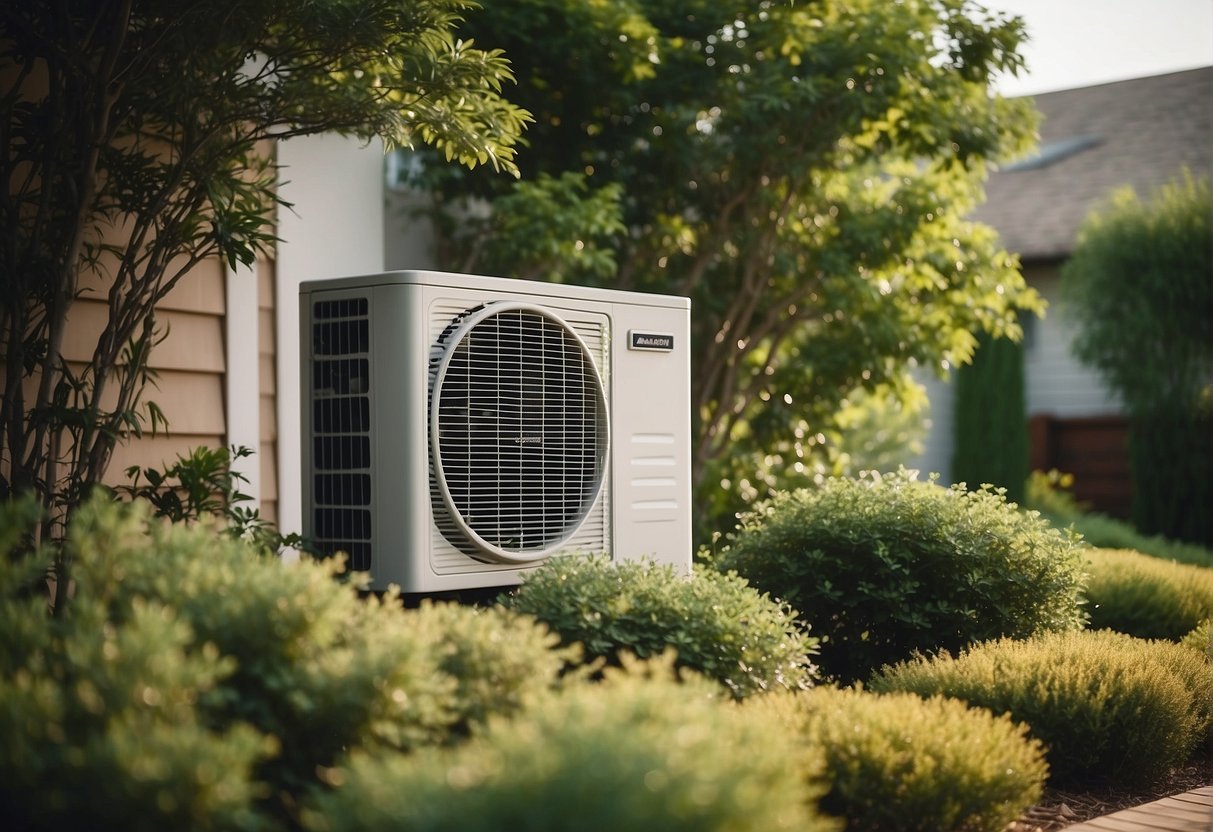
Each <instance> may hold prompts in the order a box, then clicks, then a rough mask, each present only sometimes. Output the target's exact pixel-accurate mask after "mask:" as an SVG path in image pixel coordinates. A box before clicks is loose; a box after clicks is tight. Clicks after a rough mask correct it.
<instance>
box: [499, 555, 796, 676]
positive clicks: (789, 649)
mask: <svg viewBox="0 0 1213 832" xmlns="http://www.w3.org/2000/svg"><path fill="white" fill-rule="evenodd" d="M504 603H505V604H507V605H508V606H509V607H510V608H511V609H514V610H517V611H519V612H523V613H527V614H529V615H533V616H535V617H536V618H537V619H539V620H540V621H542V622H544V623H545V624H547V625H548V626H549V627H551V628H552V629H553V630H555V631H556V632H557V633H559V634H560V637H561V639H563V641H564V642H565V643H566V644H581V645H582V647H583V649H584V651H585V656H586V658H588V659H595V658H599V657H602V658H605V659H606V660H607V661H608V663H610V664H618V663H619V656H620V653H622V652H626V653H631V654H634V655H637V656H639V657H640V658H646V657H649V656H654V655H657V654H659V653H661V652H663V651H665V650H667V649H670V648H672V649H674V650H675V651H676V653H677V655H678V666H679V667H687V668H691V669H693V670H696V671H699V672H700V673H703V674H705V675H707V676H709V677H711V678H714V679H716V680H718V681H719V682H721V683H722V684H724V685H725V686H726V687H728V689H729V690H730V691H731V692H732V693H733V695H734V696H736V697H739V698H740V697H743V696H746V695H749V694H751V693H755V692H757V691H764V690H775V689H785V688H801V687H805V686H807V685H808V684H809V683H810V682H811V681H812V679H813V676H814V674H815V672H816V670H815V668H814V666H813V665H812V664H811V662H810V661H809V658H808V656H809V654H811V653H812V652H814V650H815V645H816V639H814V638H811V637H809V636H807V635H806V634H805V632H804V631H803V630H802V629H801V627H800V626H799V625H798V623H797V620H796V613H795V612H794V611H793V610H791V609H790V608H789V607H787V606H786V605H784V604H781V603H779V602H776V601H773V600H772V599H770V598H768V597H767V596H765V595H760V594H759V593H758V592H757V591H756V590H755V589H754V588H753V587H751V586H749V585H748V584H747V583H746V582H745V581H744V580H743V579H741V578H739V577H737V576H736V575H728V574H722V573H719V572H716V571H713V570H711V569H705V568H703V567H701V566H697V567H696V568H695V570H694V573H693V574H692V576H691V577H690V578H689V579H687V578H684V577H682V576H680V575H678V574H677V573H676V572H675V571H674V570H673V568H672V567H669V566H662V565H658V564H654V563H653V562H651V561H625V562H621V563H618V564H616V563H612V562H611V561H610V560H608V559H606V558H604V557H590V558H560V559H558V560H554V561H550V562H549V563H547V564H545V565H544V566H541V567H540V568H539V569H537V570H536V571H535V572H533V573H531V574H530V575H529V576H528V577H527V579H526V581H525V583H523V585H522V586H521V587H520V588H519V589H518V590H517V591H516V592H515V593H513V594H512V595H510V596H509V597H507V598H506V599H505V600H504Z"/></svg>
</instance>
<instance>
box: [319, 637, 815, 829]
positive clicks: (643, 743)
mask: <svg viewBox="0 0 1213 832" xmlns="http://www.w3.org/2000/svg"><path fill="white" fill-rule="evenodd" d="M626 664H628V662H627V660H625V665H626ZM819 770H820V763H819V761H818V760H815V759H814V757H813V755H812V752H811V751H809V750H807V749H806V748H805V746H804V744H803V743H801V742H799V741H797V738H796V737H795V736H793V735H792V734H791V733H790V732H788V731H786V730H784V725H783V723H782V721H780V720H778V719H776V718H774V717H772V716H766V717H765V718H764V715H763V714H761V713H754V712H747V711H743V710H742V709H741V707H740V706H739V705H737V704H735V703H734V702H733V701H732V700H731V699H730V698H729V697H728V696H727V694H725V693H724V692H723V691H721V689H720V688H719V686H718V685H716V684H715V683H712V682H708V681H707V680H705V679H703V678H702V677H691V678H684V679H682V680H681V681H677V680H675V679H674V678H673V676H672V672H671V663H670V662H669V661H665V662H657V668H656V671H654V672H644V669H643V666H642V665H639V664H635V665H629V666H627V667H626V669H624V670H621V669H618V668H608V669H607V670H606V671H605V676H604V679H603V680H602V681H601V682H600V683H598V684H593V685H577V686H572V687H571V688H569V689H568V690H565V691H563V692H561V693H559V694H553V695H552V696H551V697H550V698H548V699H547V700H546V701H545V702H543V703H542V705H541V706H540V707H537V708H533V709H530V710H528V711H525V712H523V713H521V714H519V715H518V716H516V717H514V718H513V719H508V720H506V719H494V720H491V721H490V723H489V728H488V729H487V730H486V731H484V732H482V733H479V734H478V735H476V736H474V737H473V738H472V739H471V740H470V741H469V742H467V743H466V744H463V745H460V746H458V747H456V748H453V749H425V750H422V751H421V752H418V753H416V754H411V755H401V754H390V755H384V754H358V755H355V756H354V757H353V758H352V759H351V760H350V761H349V763H348V764H347V765H345V766H342V767H341V768H339V769H336V770H334V771H332V772H330V779H331V781H332V782H333V783H334V784H335V785H337V786H338V788H335V789H333V790H332V791H331V792H328V793H324V794H316V795H315V796H314V799H313V801H312V802H311V803H310V805H309V806H308V807H307V809H306V811H305V812H304V815H303V817H304V823H305V826H306V828H307V829H309V830H312V832H355V830H356V831H357V832H375V830H385V831H386V830H421V829H424V830H427V832H443V831H444V830H450V832H478V830H485V832H490V830H491V832H498V830H502V829H508V830H511V832H564V830H568V829H576V830H578V832H632V831H633V830H638V829H660V830H664V832H680V831H681V832H714V831H715V830H719V832H725V830H728V832H746V831H747V830H751V831H752V832H772V831H773V830H780V829H787V830H798V832H799V830H825V829H831V830H832V829H835V828H836V826H835V824H834V823H833V822H832V821H830V820H828V819H826V818H823V817H821V816H819V815H817V814H816V813H815V811H814V810H813V808H812V807H813V805H814V804H815V803H816V800H817V798H818V796H819V795H820V785H819V783H818V781H817V780H816V774H817V772H818V771H819Z"/></svg>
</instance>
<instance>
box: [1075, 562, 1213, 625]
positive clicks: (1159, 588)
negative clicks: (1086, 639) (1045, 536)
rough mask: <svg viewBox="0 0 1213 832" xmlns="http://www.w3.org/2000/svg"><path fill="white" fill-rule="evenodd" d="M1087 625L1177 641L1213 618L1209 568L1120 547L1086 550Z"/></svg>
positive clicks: (1212, 583)
mask: <svg viewBox="0 0 1213 832" xmlns="http://www.w3.org/2000/svg"><path fill="white" fill-rule="evenodd" d="M1083 559H1084V561H1085V563H1086V570H1087V575H1088V577H1087V584H1086V589H1085V593H1086V597H1087V611H1088V613H1089V614H1090V616H1091V624H1090V626H1091V627H1092V628H1096V629H1098V628H1107V629H1110V630H1117V631H1118V632H1122V633H1128V634H1130V635H1134V636H1138V637H1140V638H1165V639H1169V640H1171V641H1179V640H1181V639H1182V638H1183V637H1184V636H1186V635H1187V634H1188V633H1190V632H1192V631H1193V630H1194V629H1196V628H1197V627H1198V626H1200V624H1201V622H1203V621H1206V620H1208V619H1210V618H1213V569H1210V568H1207V567H1203V566H1192V565H1189V564H1182V563H1174V562H1173V561H1167V560H1162V559H1160V558H1153V557H1150V556H1148V555H1143V554H1141V553H1140V552H1133V551H1129V550H1123V549H1088V550H1087V551H1086V552H1084V553H1083Z"/></svg>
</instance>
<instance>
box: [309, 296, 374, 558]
mask: <svg viewBox="0 0 1213 832" xmlns="http://www.w3.org/2000/svg"><path fill="white" fill-rule="evenodd" d="M312 355H313V359H312V403H311V406H312V431H313V440H312V441H313V449H312V452H313V468H314V473H313V482H312V493H313V506H314V509H313V511H314V516H313V530H314V534H315V537H316V543H317V545H318V546H319V547H320V549H321V551H324V552H326V553H328V554H334V553H336V552H346V553H348V554H349V558H350V560H349V567H350V568H351V569H355V570H359V571H364V570H368V569H370V568H371V510H370V507H371V438H370V436H371V423H370V420H371V415H370V414H371V400H370V397H371V394H372V391H371V389H370V378H371V376H370V320H369V311H368V303H367V299H366V298H349V299H345V300H331V301H322V302H318V303H315V304H313V306H312Z"/></svg>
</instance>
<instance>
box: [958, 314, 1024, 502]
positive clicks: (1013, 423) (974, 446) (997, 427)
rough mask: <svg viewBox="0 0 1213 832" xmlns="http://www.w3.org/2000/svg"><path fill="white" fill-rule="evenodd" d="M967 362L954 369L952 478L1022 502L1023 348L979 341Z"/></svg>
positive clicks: (1004, 340)
mask: <svg viewBox="0 0 1213 832" xmlns="http://www.w3.org/2000/svg"><path fill="white" fill-rule="evenodd" d="M978 344H979V346H978V348H977V351H976V352H975V353H974V354H973V360H972V362H971V363H969V364H966V365H964V366H962V367H960V368H959V369H958V370H957V371H956V404H955V421H954V425H955V427H954V436H955V446H954V448H955V449H954V451H953V453H952V480H953V482H966V483H968V484H969V486H970V487H972V488H977V487H978V486H980V485H984V484H986V483H989V484H990V485H996V486H1000V487H1002V488H1005V489H1006V492H1007V499H1008V500H1013V501H1014V502H1017V503H1022V502H1023V499H1024V495H1025V493H1026V488H1027V484H1028V419H1027V408H1026V406H1025V404H1024V367H1023V345H1022V344H1019V343H1016V342H1014V341H1011V340H1010V339H1008V338H990V337H989V336H986V335H983V336H982V337H980V338H979V339H978Z"/></svg>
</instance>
